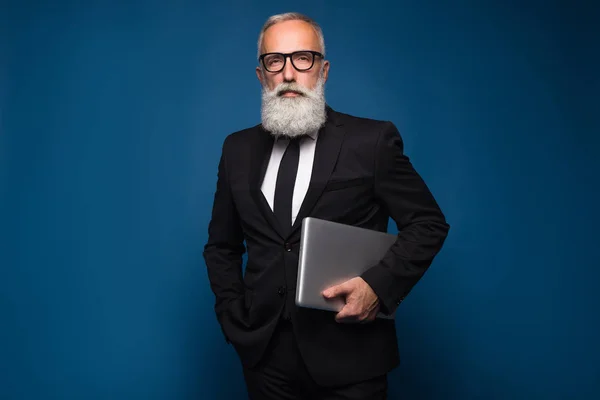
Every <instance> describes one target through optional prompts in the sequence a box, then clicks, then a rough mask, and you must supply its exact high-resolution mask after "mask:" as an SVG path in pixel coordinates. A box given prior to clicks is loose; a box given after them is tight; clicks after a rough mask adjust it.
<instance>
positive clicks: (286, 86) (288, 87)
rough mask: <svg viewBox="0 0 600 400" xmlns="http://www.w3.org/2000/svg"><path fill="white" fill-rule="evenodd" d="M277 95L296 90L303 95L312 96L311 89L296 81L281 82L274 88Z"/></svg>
mask: <svg viewBox="0 0 600 400" xmlns="http://www.w3.org/2000/svg"><path fill="white" fill-rule="evenodd" d="M274 92H275V93H276V94H277V96H281V95H283V94H284V93H285V92H296V93H298V94H300V95H302V96H305V97H308V96H310V94H311V93H310V91H308V90H307V89H306V88H304V87H302V86H300V85H298V84H297V83H296V82H283V83H280V84H279V85H278V86H277V87H276V88H275V90H274Z"/></svg>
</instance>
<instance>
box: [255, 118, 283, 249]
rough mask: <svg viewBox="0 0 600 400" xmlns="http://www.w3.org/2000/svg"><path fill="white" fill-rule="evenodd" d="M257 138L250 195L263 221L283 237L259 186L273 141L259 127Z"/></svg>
mask: <svg viewBox="0 0 600 400" xmlns="http://www.w3.org/2000/svg"><path fill="white" fill-rule="evenodd" d="M257 136H258V139H257V144H256V146H255V147H254V148H253V149H252V150H251V151H252V152H253V154H252V162H251V166H250V168H251V169H250V171H251V172H250V193H251V195H252V198H253V199H254V202H255V203H256V205H257V207H258V208H259V209H260V211H261V212H262V214H263V215H264V217H265V219H266V220H267V221H268V222H269V224H270V225H271V227H272V228H273V229H274V230H275V231H276V232H277V233H278V234H279V236H281V237H283V234H282V229H281V226H280V225H279V222H278V221H277V218H276V217H275V214H274V213H273V211H272V210H271V207H269V203H268V202H267V199H265V196H264V195H263V193H262V190H261V184H262V181H263V178H264V176H265V172H266V171H267V166H268V165H269V159H270V157H271V151H272V149H273V142H274V140H273V137H272V136H271V134H269V133H268V132H266V131H265V130H264V129H263V128H262V127H261V126H259V127H258V134H257Z"/></svg>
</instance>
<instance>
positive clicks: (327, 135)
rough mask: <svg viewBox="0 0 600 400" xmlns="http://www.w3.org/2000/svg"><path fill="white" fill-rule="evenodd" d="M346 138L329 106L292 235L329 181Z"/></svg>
mask: <svg viewBox="0 0 600 400" xmlns="http://www.w3.org/2000/svg"><path fill="white" fill-rule="evenodd" d="M343 140H344V129H343V128H342V124H341V123H340V122H339V121H338V120H337V118H336V116H335V113H334V111H333V110H332V109H331V108H329V107H327V123H326V124H325V126H324V127H323V128H321V130H320V131H319V135H318V137H317V144H316V148H315V158H314V161H313V170H312V174H311V179H310V184H309V186H308V191H307V192H306V196H305V197H304V201H303V202H302V205H301V206H300V210H299V211H298V216H297V217H296V220H295V221H294V225H293V226H292V230H291V231H290V235H292V234H293V233H294V232H295V231H296V230H298V229H299V228H300V227H301V226H302V220H303V219H304V218H305V217H307V216H308V215H309V214H310V212H311V211H312V209H313V207H314V206H315V204H316V203H317V200H319V197H321V194H322V193H323V190H324V189H325V186H326V185H327V181H328V180H329V177H330V176H331V173H332V172H333V169H334V167H335V164H336V163H337V159H338V155H339V153H340V149H341V147H342V142H343Z"/></svg>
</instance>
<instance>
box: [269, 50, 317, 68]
mask: <svg viewBox="0 0 600 400" xmlns="http://www.w3.org/2000/svg"><path fill="white" fill-rule="evenodd" d="M288 57H289V59H290V60H291V61H292V65H293V66H294V68H296V69H297V70H298V71H308V70H309V69H311V68H312V67H313V65H315V57H321V58H323V54H321V53H319V52H318V51H312V50H300V51H294V52H293V53H265V54H261V55H260V57H259V58H258V59H259V61H261V62H262V64H263V66H264V67H265V69H266V70H267V71H268V72H281V71H283V68H285V62H286V60H287V58H288Z"/></svg>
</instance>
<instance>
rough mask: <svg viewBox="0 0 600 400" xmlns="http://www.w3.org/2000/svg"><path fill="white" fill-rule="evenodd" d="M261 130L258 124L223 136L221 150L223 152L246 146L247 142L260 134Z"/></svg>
mask: <svg viewBox="0 0 600 400" xmlns="http://www.w3.org/2000/svg"><path fill="white" fill-rule="evenodd" d="M261 130H262V125H261V124H258V125H254V126H252V127H249V128H245V129H242V130H239V131H236V132H232V133H230V134H228V135H227V136H225V139H224V140H223V149H224V150H225V149H228V148H231V147H233V148H238V147H240V146H246V145H247V144H248V141H249V140H252V138H254V137H256V136H257V135H259V134H260V132H261Z"/></svg>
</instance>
